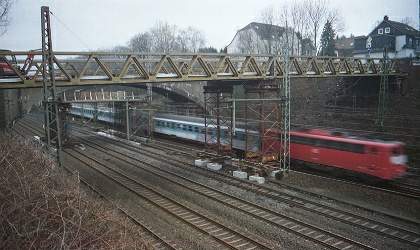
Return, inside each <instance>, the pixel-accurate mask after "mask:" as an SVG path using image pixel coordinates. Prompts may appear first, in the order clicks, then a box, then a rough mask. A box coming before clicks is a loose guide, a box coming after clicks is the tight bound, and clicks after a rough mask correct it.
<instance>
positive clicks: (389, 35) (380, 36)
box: [353, 16, 420, 58]
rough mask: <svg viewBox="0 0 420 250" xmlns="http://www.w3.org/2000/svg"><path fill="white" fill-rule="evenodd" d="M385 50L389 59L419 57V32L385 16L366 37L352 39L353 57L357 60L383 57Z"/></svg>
mask: <svg viewBox="0 0 420 250" xmlns="http://www.w3.org/2000/svg"><path fill="white" fill-rule="evenodd" d="M385 48H386V49H387V51H388V56H389V58H412V57H416V56H420V32H419V31H418V30H416V29H415V28H413V27H411V26H409V25H407V24H404V23H400V22H395V21H391V20H389V18H388V16H385V17H384V19H383V21H382V22H381V23H380V24H379V25H377V26H376V27H375V28H374V29H373V30H372V32H370V34H369V35H367V36H359V37H355V38H354V51H353V56H354V57H358V58H366V57H373V58H378V57H383V52H384V49H385Z"/></svg>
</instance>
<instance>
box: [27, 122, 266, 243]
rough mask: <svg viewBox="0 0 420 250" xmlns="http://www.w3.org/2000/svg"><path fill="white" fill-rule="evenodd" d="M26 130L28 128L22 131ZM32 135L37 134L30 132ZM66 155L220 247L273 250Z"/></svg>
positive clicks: (90, 160) (101, 166) (92, 161)
mask: <svg viewBox="0 0 420 250" xmlns="http://www.w3.org/2000/svg"><path fill="white" fill-rule="evenodd" d="M25 129H28V128H25ZM29 129H32V132H38V133H39V131H37V130H36V129H34V128H29ZM63 151H64V152H65V153H66V154H69V155H71V156H72V157H74V158H77V159H78V160H79V161H81V162H83V163H84V164H85V165H87V166H89V167H90V168H93V169H95V170H96V171H97V172H98V173H100V174H102V175H103V176H105V177H107V178H109V179H111V180H112V181H114V182H115V183H116V184H118V185H121V186H122V187H124V188H126V189H127V190H129V191H130V192H132V193H134V194H135V195H137V196H139V197H140V198H142V199H143V200H146V201H147V202H149V203H150V204H152V205H154V206H156V207H158V208H159V209H161V210H163V211H165V212H166V213H168V214H170V215H172V216H173V217H175V218H177V219H179V220H181V221H182V222H183V223H185V224H187V225H190V226H191V227H193V228H195V229H196V230H197V231H199V232H201V233H203V234H205V235H209V236H210V237H211V238H213V239H214V240H216V241H217V242H219V243H220V244H222V245H221V246H222V247H223V246H224V247H226V248H230V249H241V250H242V249H246V250H252V249H273V248H271V247H269V246H267V245H266V244H265V243H262V242H261V241H260V240H259V239H257V238H256V237H255V236H253V235H248V234H247V235H246V234H244V233H241V232H239V231H237V230H235V229H232V228H229V227H228V226H226V225H223V224H222V223H220V222H218V221H216V220H215V219H213V218H211V217H210V216H209V215H205V214H202V213H200V212H197V211H195V210H194V209H192V208H190V207H188V206H187V205H185V204H182V203H180V202H178V201H176V200H174V199H172V198H170V197H168V196H166V195H164V194H161V193H160V192H158V191H157V190H155V189H154V188H153V187H151V186H149V185H146V184H144V183H140V182H139V181H137V180H135V179H133V178H132V177H130V176H128V175H127V174H125V173H124V172H122V171H121V170H118V169H116V168H113V167H110V166H108V165H107V163H105V162H102V161H100V160H98V159H96V158H94V157H92V156H90V155H88V154H86V153H84V152H82V151H81V150H78V149H69V148H66V149H64V150H63Z"/></svg>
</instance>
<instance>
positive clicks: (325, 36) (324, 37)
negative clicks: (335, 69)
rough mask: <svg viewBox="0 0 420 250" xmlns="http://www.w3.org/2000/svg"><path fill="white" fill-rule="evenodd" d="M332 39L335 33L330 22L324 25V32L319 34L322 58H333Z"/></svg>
mask: <svg viewBox="0 0 420 250" xmlns="http://www.w3.org/2000/svg"><path fill="white" fill-rule="evenodd" d="M334 37H335V31H334V29H333V27H332V24H331V22H330V21H327V22H326V23H325V25H324V30H323V31H322V34H321V51H320V52H321V53H320V54H321V55H322V56H335V53H334Z"/></svg>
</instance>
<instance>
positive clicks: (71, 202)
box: [0, 135, 150, 249]
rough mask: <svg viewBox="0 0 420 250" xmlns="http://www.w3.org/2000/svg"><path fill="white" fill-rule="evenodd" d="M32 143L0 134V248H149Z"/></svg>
mask: <svg viewBox="0 0 420 250" xmlns="http://www.w3.org/2000/svg"><path fill="white" fill-rule="evenodd" d="M149 248H150V247H148V244H147V242H145V241H144V240H143V238H142V237H141V236H140V232H139V231H138V230H136V226H135V225H133V224H132V223H131V222H130V221H129V220H128V219H127V218H125V217H124V216H122V215H121V214H119V213H118V212H117V210H116V209H115V208H114V207H112V206H111V205H110V204H108V203H106V202H104V201H103V200H101V199H99V198H98V197H96V196H95V195H94V194H93V193H91V192H86V191H85V190H83V188H82V189H81V188H80V183H79V180H78V178H77V177H75V176H73V175H69V174H67V172H65V170H63V169H62V168H59V167H56V165H55V163H54V162H53V161H52V160H51V159H50V158H49V157H48V156H47V155H46V154H45V153H44V152H43V151H42V150H41V149H40V148H39V147H38V146H37V145H35V144H34V143H31V142H29V141H25V140H21V139H19V138H16V137H10V136H4V135H0V249H149Z"/></svg>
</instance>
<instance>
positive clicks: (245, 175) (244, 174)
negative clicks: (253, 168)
mask: <svg viewBox="0 0 420 250" xmlns="http://www.w3.org/2000/svg"><path fill="white" fill-rule="evenodd" d="M233 177H237V178H239V179H246V178H248V173H247V172H243V171H233Z"/></svg>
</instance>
